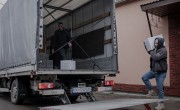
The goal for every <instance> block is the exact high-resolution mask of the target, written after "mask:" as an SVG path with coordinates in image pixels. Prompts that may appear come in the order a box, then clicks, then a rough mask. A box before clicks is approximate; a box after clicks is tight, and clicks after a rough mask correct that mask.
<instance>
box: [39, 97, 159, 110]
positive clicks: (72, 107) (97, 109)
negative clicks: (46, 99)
mask: <svg viewBox="0 0 180 110" xmlns="http://www.w3.org/2000/svg"><path fill="white" fill-rule="evenodd" d="M155 102H159V100H158V99H113V100H106V101H95V102H89V103H79V104H69V105H60V106H51V107H44V108H40V110H112V109H118V108H125V107H132V106H137V105H144V104H150V103H155Z"/></svg>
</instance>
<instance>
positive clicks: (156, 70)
mask: <svg viewBox="0 0 180 110" xmlns="http://www.w3.org/2000/svg"><path fill="white" fill-rule="evenodd" d="M154 46H155V49H154V50H150V51H148V53H149V54H150V55H151V57H150V69H151V70H150V71H149V72H147V73H145V74H144V75H143V77H142V80H143V82H144V84H145V85H146V87H147V89H148V94H147V97H151V96H153V95H155V94H156V93H155V92H154V90H153V89H152V85H151V83H150V81H149V80H150V79H153V78H155V79H156V84H157V89H158V98H159V99H161V101H160V102H159V103H158V106H157V107H155V109H156V110H163V109H165V106H164V101H163V99H164V90H163V85H164V80H165V78H166V73H167V50H166V48H165V46H164V38H156V39H155V41H154Z"/></svg>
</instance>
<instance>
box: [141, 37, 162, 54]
mask: <svg viewBox="0 0 180 110" xmlns="http://www.w3.org/2000/svg"><path fill="white" fill-rule="evenodd" d="M156 38H163V36H162V35H158V36H153V37H149V38H147V39H146V40H145V41H144V45H145V48H146V50H147V51H150V50H154V49H155V46H154V40H155V39H156ZM164 45H165V43H164Z"/></svg>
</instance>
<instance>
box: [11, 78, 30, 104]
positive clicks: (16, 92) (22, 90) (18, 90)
mask: <svg viewBox="0 0 180 110" xmlns="http://www.w3.org/2000/svg"><path fill="white" fill-rule="evenodd" d="M26 92H27V89H26V86H25V85H24V83H23V82H22V81H21V80H20V79H18V78H16V79H14V80H13V82H12V85H11V102H12V103H13V104H21V103H23V101H24V99H25V96H26Z"/></svg>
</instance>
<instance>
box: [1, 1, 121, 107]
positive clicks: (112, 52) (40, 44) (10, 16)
mask: <svg viewBox="0 0 180 110" xmlns="http://www.w3.org/2000/svg"><path fill="white" fill-rule="evenodd" d="M58 22H63V24H64V27H65V28H66V30H67V31H68V33H70V35H71V40H70V41H69V42H71V43H72V48H69V49H68V58H69V60H65V61H64V64H62V62H63V61H60V62H61V67H60V69H54V68H53V61H52V59H53V54H54V53H55V52H54V53H52V52H51V43H52V38H53V35H54V32H55V30H57V23H58ZM66 45H67V44H66ZM61 48H63V47H61ZM61 48H59V50H60V49H61ZM62 65H64V67H62ZM117 73H119V71H118V45H117V34H116V19H115V0H7V2H6V3H5V4H4V6H3V8H2V9H1V10H0V92H8V93H10V98H11V102H12V103H14V104H22V103H23V101H24V100H25V99H26V98H27V97H28V96H31V95H35V96H37V95H38V96H42V97H50V96H57V97H58V98H59V99H60V100H61V101H62V102H63V103H64V104H68V103H71V101H75V100H76V99H77V98H78V96H80V95H83V96H85V97H86V98H87V99H88V101H94V100H95V97H94V96H93V92H96V91H105V90H111V88H110V87H109V86H112V85H113V84H114V82H113V81H111V80H109V81H107V80H105V78H106V76H112V77H113V76H116V74H117Z"/></svg>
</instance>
